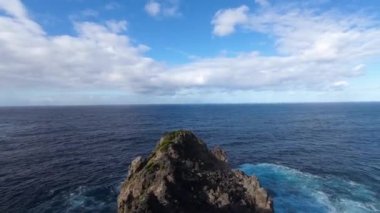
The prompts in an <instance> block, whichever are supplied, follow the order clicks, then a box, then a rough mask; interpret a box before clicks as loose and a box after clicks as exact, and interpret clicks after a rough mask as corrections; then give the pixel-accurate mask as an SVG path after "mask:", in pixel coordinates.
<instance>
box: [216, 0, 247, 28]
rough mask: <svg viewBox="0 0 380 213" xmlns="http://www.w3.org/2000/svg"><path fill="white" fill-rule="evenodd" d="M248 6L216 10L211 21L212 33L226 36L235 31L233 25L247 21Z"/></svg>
mask: <svg viewBox="0 0 380 213" xmlns="http://www.w3.org/2000/svg"><path fill="white" fill-rule="evenodd" d="M248 11H249V8H248V7H247V6H245V5H243V6H240V7H238V8H232V9H224V10H219V11H218V12H216V14H215V16H214V18H213V19H212V21H211V23H212V25H214V31H213V32H214V34H215V35H217V36H226V35H228V34H231V33H233V32H235V27H236V26H237V25H239V24H244V23H246V22H247V21H248Z"/></svg>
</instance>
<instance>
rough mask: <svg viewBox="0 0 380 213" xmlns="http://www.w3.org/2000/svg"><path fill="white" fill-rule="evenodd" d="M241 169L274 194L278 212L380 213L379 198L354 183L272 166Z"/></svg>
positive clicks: (250, 166) (264, 164)
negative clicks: (253, 176) (255, 177)
mask: <svg viewBox="0 0 380 213" xmlns="http://www.w3.org/2000/svg"><path fill="white" fill-rule="evenodd" d="M239 169H240V170H242V171H244V172H245V173H246V174H248V175H256V176H257V177H258V178H259V180H260V182H261V184H262V185H263V187H265V188H266V189H268V190H269V192H270V193H271V195H272V197H273V199H274V208H275V211H276V212H280V213H282V212H284V213H285V212H314V213H326V212H332V213H335V212H337V213H341V212H347V213H351V212H352V213H361V212H363V213H364V212H365V213H367V212H380V206H379V205H380V200H379V199H378V198H377V197H376V194H375V193H374V192H373V191H371V190H370V189H369V188H368V187H367V186H365V185H361V184H359V183H355V182H353V181H350V180H343V179H341V178H337V177H335V176H327V177H320V176H317V175H312V174H309V173H306V172H301V171H299V170H296V169H292V168H289V167H286V166H281V165H276V164H269V163H262V164H243V165H241V166H240V167H239Z"/></svg>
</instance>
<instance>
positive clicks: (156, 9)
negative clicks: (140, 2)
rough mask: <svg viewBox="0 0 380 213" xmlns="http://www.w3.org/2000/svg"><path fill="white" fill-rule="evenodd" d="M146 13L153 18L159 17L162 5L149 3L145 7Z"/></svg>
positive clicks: (153, 2)
mask: <svg viewBox="0 0 380 213" xmlns="http://www.w3.org/2000/svg"><path fill="white" fill-rule="evenodd" d="M145 11H146V12H147V13H148V14H149V15H151V16H157V15H158V14H160V11H161V5H160V4H159V3H158V2H155V1H149V2H148V3H147V4H146V5H145Z"/></svg>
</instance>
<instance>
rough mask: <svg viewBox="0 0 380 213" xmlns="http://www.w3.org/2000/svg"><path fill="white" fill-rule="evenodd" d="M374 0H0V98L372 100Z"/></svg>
mask: <svg viewBox="0 0 380 213" xmlns="http://www.w3.org/2000/svg"><path fill="white" fill-rule="evenodd" d="M378 11H380V2H379V1H376V0H368V1H359V0H335V1H332V0H318V1H304V0H299V1H296V0H291V1H279V0H247V1H243V0H233V1H232V0H210V1H207V3H205V1H200V0H191V1H190V0H188V1H185V0H128V1H127V0H114V1H105V0H102V1H100V0H60V1H43V0H27V1H20V0H0V56H1V57H0V105H3V106H6V105H82V104H150V103H267V102H275V103H277V102H335V101H337V102H339V101H380V70H379V69H380V61H379V60H378V59H379V58H380V48H379V47H380V17H379V15H380V14H379V12H378Z"/></svg>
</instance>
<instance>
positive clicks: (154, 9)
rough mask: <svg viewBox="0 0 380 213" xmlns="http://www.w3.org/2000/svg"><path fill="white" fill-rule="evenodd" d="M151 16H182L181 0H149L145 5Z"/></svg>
mask: <svg viewBox="0 0 380 213" xmlns="http://www.w3.org/2000/svg"><path fill="white" fill-rule="evenodd" d="M144 9H145V11H146V12H147V13H148V14H149V15H150V16H154V17H157V16H163V17H176V16H180V15H181V13H180V12H179V0H159V1H156V0H149V1H148V2H147V3H146V4H145V7H144Z"/></svg>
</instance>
